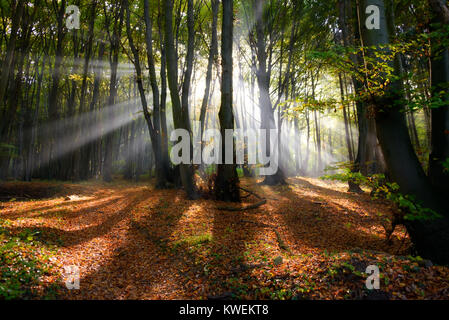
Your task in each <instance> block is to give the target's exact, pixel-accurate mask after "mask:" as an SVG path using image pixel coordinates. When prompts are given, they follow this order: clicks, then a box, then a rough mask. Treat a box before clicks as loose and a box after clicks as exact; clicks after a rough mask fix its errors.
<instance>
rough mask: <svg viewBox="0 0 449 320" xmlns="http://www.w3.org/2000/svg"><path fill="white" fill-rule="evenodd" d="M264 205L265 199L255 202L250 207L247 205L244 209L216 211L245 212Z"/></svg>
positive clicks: (232, 208)
mask: <svg viewBox="0 0 449 320" xmlns="http://www.w3.org/2000/svg"><path fill="white" fill-rule="evenodd" d="M265 203H267V200H266V199H263V200H261V201H259V202H257V203H254V204H250V205H248V206H244V207H241V208H234V207H218V208H217V209H218V210H221V211H246V210H251V209H256V208H258V207H260V206H262V205H264V204H265Z"/></svg>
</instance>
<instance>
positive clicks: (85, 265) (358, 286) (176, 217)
mask: <svg viewBox="0 0 449 320" xmlns="http://www.w3.org/2000/svg"><path fill="white" fill-rule="evenodd" d="M288 182H289V185H287V186H276V187H268V186H261V185H258V184H257V183H256V181H255V180H251V179H243V180H242V182H241V184H242V186H243V187H245V188H247V189H250V190H252V191H254V192H256V193H257V194H258V195H260V196H263V197H265V198H266V199H267V203H266V204H264V205H262V206H260V207H258V208H256V209H253V210H246V211H240V212H231V211H224V210H219V209H218V207H220V206H232V205H229V204H224V203H218V202H216V201H212V200H197V201H188V200H186V199H185V196H184V193H183V192H181V191H179V190H156V189H154V188H153V187H150V186H149V185H150V184H149V183H135V184H131V183H126V182H123V181H121V182H116V183H114V184H104V183H100V182H88V183H80V184H60V183H59V184H58V183H49V182H33V183H21V182H9V183H6V184H3V185H0V194H1V195H2V196H3V197H4V198H3V199H0V200H1V201H2V202H0V258H1V259H3V263H5V261H6V264H8V263H9V264H10V267H9V269H6V267H5V266H3V267H1V268H3V269H0V280H1V281H0V293H1V291H2V290H3V298H5V297H6V298H8V295H7V294H6V293H5V290H6V291H7V290H9V289H8V288H7V285H8V284H9V285H10V286H13V287H14V286H15V289H14V290H15V291H13V292H12V291H8V292H9V293H11V292H12V293H11V295H12V294H13V293H14V292H16V293H17V294H18V295H22V297H23V296H24V295H25V297H29V298H42V297H47V298H58V299H447V298H448V297H449V268H447V267H441V266H433V265H432V264H431V262H430V261H426V260H423V259H421V258H419V257H413V256H411V255H410V253H411V251H410V241H409V239H408V236H407V234H406V231H405V229H404V228H403V227H398V228H397V229H396V231H395V232H394V234H393V236H392V239H391V241H390V242H389V243H388V242H387V241H386V235H385V228H384V227H383V225H385V224H386V221H388V220H387V219H388V217H389V216H390V215H391V212H392V207H391V206H390V205H389V204H388V203H386V202H384V201H380V200H377V201H373V200H372V199H371V198H370V196H369V194H368V193H365V194H362V195H360V194H352V193H347V192H346V189H347V187H346V186H345V185H344V184H340V183H335V182H325V181H322V180H319V179H311V178H292V179H289V180H288ZM245 202H246V203H242V204H238V205H235V204H234V206H235V207H237V206H244V205H248V204H250V203H254V202H257V199H256V198H254V197H253V196H250V197H248V198H245ZM8 248H9V249H8ZM8 250H9V251H8ZM2 254H3V257H2V256H1V255H2ZM17 259H19V261H20V263H19V264H18V263H16V262H17V261H18V260H17ZM14 261H16V262H14ZM30 261H31V262H30ZM30 263H31V267H30ZM18 265H22V266H25V267H26V268H28V269H30V268H31V269H32V271H33V272H37V274H38V276H37V278H36V279H37V281H34V280H36V279H34V280H33V279H31V280H29V283H28V284H24V283H23V282H21V283H19V284H18V283H17V281H16V280H14V279H13V280H11V279H9V280H5V277H8V276H9V277H10V278H11V277H13V276H14V272H16V273H17V272H19V271H17V268H18V267H17V266H18ZM69 265H76V266H78V267H79V270H80V289H79V290H68V289H67V288H66V287H65V285H64V281H63V276H62V274H63V267H64V266H69ZM368 265H377V266H379V268H380V279H381V281H380V290H368V289H366V287H365V281H366V278H367V274H365V270H366V267H367V266H368ZM14 270H15V271H14ZM2 272H3V274H1V273H2ZM30 272H31V271H30ZM8 281H9V282H8ZM24 285H28V286H30V287H31V289H32V290H28V289H30V288H25V289H24V288H23V286H24ZM10 297H11V296H10ZM12 297H14V296H12ZM1 298H2V297H1V295H0V299H1Z"/></svg>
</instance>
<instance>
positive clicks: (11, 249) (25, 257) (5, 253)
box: [0, 220, 52, 300]
mask: <svg viewBox="0 0 449 320" xmlns="http://www.w3.org/2000/svg"><path fill="white" fill-rule="evenodd" d="M7 225H8V222H7V221H3V220H0V300H16V299H31V298H34V297H36V296H39V293H38V292H37V286H38V285H39V284H40V282H41V278H42V276H44V275H48V274H50V272H51V270H52V266H51V264H50V262H49V259H50V254H49V253H45V252H43V250H40V249H39V248H37V246H36V244H35V242H34V237H35V236H36V232H33V231H32V230H27V229H26V230H23V231H21V232H20V233H19V234H17V235H13V234H11V233H10V232H9V231H8V230H7V229H6V228H5V226H7ZM38 250H39V254H36V251H38Z"/></svg>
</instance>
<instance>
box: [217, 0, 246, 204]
mask: <svg viewBox="0 0 449 320" xmlns="http://www.w3.org/2000/svg"><path fill="white" fill-rule="evenodd" d="M232 2H233V0H223V2H222V3H223V24H222V31H221V32H222V33H221V39H222V40H221V65H222V80H221V108H220V112H219V119H220V131H221V136H222V141H221V159H222V161H223V164H219V165H218V172H217V180H216V183H215V194H216V197H217V199H218V200H222V201H234V202H237V201H240V189H239V178H238V175H237V170H236V164H235V159H236V157H235V141H234V138H232V150H230V146H229V143H228V144H227V143H226V142H228V141H225V140H226V130H227V129H234V112H233V107H232V105H233V90H232V89H233V88H232V67H233V66H232V42H233V24H234V12H233V3H232ZM226 146H228V147H226ZM229 152H231V154H229ZM228 160H230V161H228ZM229 162H230V163H229Z"/></svg>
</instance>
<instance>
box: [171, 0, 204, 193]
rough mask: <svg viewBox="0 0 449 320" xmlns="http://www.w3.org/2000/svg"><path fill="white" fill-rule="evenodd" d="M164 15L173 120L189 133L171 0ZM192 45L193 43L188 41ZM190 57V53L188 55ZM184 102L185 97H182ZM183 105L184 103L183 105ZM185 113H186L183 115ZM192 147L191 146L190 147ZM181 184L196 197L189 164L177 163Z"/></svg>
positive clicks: (191, 18) (190, 7) (191, 15)
mask: <svg viewBox="0 0 449 320" xmlns="http://www.w3.org/2000/svg"><path fill="white" fill-rule="evenodd" d="M192 6H193V3H192V0H189V10H188V11H189V14H188V15H187V16H188V19H189V23H188V24H189V33H190V38H191V36H192V35H191V33H193V32H194V30H192V24H193V14H192V13H191V10H193V8H192ZM164 16H165V50H166V61H167V79H168V86H169V88H170V95H171V100H172V107H173V122H174V125H175V128H176V129H184V130H187V131H189V132H190V133H191V130H190V122H189V121H186V120H188V116H189V114H188V110H185V109H183V106H182V105H181V99H180V98H179V94H178V63H177V61H178V58H177V53H176V51H175V45H174V37H173V0H167V1H164ZM190 45H191V46H193V43H190ZM189 58H192V57H191V54H190V56H189ZM184 102H185V99H184ZM184 107H185V105H184ZM185 113H186V115H184V114H185ZM191 149H192V148H191ZM179 171H180V175H181V181H182V185H183V187H184V189H185V191H186V193H187V196H188V198H189V199H196V198H197V197H198V194H197V190H196V186H195V183H194V180H193V170H192V166H191V164H188V163H182V164H180V165H179Z"/></svg>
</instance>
